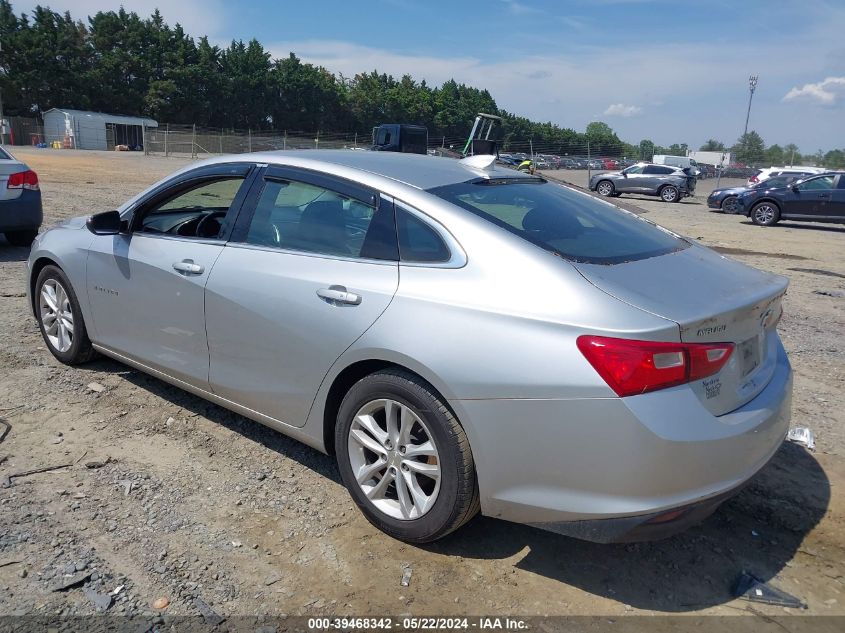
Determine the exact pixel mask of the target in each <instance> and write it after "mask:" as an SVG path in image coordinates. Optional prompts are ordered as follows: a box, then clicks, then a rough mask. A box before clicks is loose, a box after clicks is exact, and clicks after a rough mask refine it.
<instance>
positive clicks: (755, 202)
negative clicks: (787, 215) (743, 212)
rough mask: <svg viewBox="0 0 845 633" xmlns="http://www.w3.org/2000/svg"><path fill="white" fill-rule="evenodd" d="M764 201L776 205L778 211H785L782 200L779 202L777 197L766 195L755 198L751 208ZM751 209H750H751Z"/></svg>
mask: <svg viewBox="0 0 845 633" xmlns="http://www.w3.org/2000/svg"><path fill="white" fill-rule="evenodd" d="M762 202H768V203H770V204H773V205H775V208H777V210H778V213H782V212H783V209H782V208H781V206H780V202H778V201H777V200H776V199H775V198H771V197H769V196H766V197H765V198H760V199H759V200H755V201H754V204H752V205H751V209H753V208H754V207H756V206H757V205H758V204H760V203H762ZM749 211H750V209H749Z"/></svg>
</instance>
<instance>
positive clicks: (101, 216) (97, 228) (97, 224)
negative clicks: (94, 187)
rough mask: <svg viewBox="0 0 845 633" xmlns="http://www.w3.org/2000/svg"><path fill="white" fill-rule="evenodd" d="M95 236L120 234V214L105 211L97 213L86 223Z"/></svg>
mask: <svg viewBox="0 0 845 633" xmlns="http://www.w3.org/2000/svg"><path fill="white" fill-rule="evenodd" d="M85 225H86V226H87V227H88V230H89V231H91V232H92V233H93V234H94V235H117V234H118V233H120V229H121V221H120V213H118V212H117V211H103V212H102V213H95V214H94V215H92V216H90V217H89V218H88V221H87V222H86V223H85Z"/></svg>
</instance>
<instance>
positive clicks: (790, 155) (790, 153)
mask: <svg viewBox="0 0 845 633" xmlns="http://www.w3.org/2000/svg"><path fill="white" fill-rule="evenodd" d="M783 157H784V162H785V163H786V164H787V165H795V164H796V162H795V161H796V159H797V160H798V162H799V163H800V162H801V150H800V149H798V146H797V145H796V144H795V143H787V144H786V145H784V146H783Z"/></svg>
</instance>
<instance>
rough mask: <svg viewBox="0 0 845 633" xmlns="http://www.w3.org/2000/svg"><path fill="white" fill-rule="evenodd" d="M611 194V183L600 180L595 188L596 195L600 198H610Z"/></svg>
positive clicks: (612, 188)
mask: <svg viewBox="0 0 845 633" xmlns="http://www.w3.org/2000/svg"><path fill="white" fill-rule="evenodd" d="M613 192H614V187H613V183H612V182H610V181H608V180H602V181H601V182H600V183H599V184H598V185H597V186H596V193H598V194H599V195H600V196H610V195H613Z"/></svg>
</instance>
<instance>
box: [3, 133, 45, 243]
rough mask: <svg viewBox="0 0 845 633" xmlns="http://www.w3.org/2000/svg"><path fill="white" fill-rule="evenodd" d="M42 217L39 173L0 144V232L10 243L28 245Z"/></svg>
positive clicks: (36, 231)
mask: <svg viewBox="0 0 845 633" xmlns="http://www.w3.org/2000/svg"><path fill="white" fill-rule="evenodd" d="M42 219H43V214H42V210H41V190H40V189H39V187H38V175H37V174H36V173H35V172H34V171H32V170H31V169H30V168H29V167H27V166H26V164H24V163H22V162H21V161H19V160H15V158H14V157H13V156H12V155H11V154H9V152H7V151H6V150H5V149H3V148H0V233H4V234H5V235H6V239H7V240H8V241H9V243H10V244H12V245H13V246H29V245H30V244H32V240H34V239H35V236H36V235H37V234H38V227H40V226H41V220H42Z"/></svg>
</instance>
